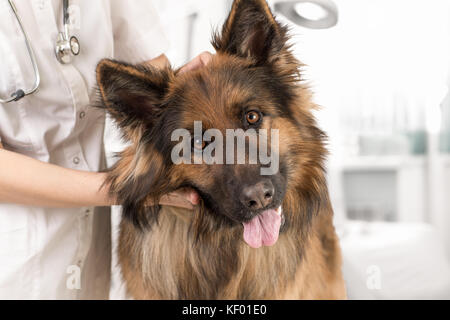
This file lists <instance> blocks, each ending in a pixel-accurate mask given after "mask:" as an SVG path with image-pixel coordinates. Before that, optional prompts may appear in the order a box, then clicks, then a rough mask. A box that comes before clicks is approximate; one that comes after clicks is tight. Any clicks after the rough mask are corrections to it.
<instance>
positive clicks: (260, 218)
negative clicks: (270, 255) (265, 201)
mask: <svg viewBox="0 0 450 320" xmlns="http://www.w3.org/2000/svg"><path fill="white" fill-rule="evenodd" d="M283 223H284V217H283V215H282V209H281V206H280V207H278V208H277V209H268V210H264V211H262V212H261V213H260V214H258V215H256V216H254V217H253V218H252V219H250V220H249V221H246V222H242V224H243V226H244V241H245V242H246V243H247V244H248V245H249V246H250V247H252V248H260V247H262V246H273V245H274V244H275V243H276V242H277V240H278V236H279V234H280V228H281V226H282V224H283Z"/></svg>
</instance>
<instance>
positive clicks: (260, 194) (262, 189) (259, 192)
mask: <svg viewBox="0 0 450 320" xmlns="http://www.w3.org/2000/svg"><path fill="white" fill-rule="evenodd" d="M274 193H275V189H274V187H273V184H272V182H271V181H270V180H267V181H260V182H258V183H256V184H254V185H251V186H245V187H244V188H243V189H242V192H241V198H240V200H241V203H242V204H243V205H244V206H245V207H246V208H249V209H251V210H258V209H261V208H265V207H267V206H268V205H269V204H270V203H271V202H272V199H273V195H274Z"/></svg>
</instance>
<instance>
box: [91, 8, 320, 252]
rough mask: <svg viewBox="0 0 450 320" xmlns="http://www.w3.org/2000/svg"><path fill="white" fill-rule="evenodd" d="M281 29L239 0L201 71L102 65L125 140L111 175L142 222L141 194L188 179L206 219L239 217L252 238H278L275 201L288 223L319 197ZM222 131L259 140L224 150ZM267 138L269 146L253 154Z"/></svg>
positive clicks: (104, 86) (316, 164)
mask: <svg viewBox="0 0 450 320" xmlns="http://www.w3.org/2000/svg"><path fill="white" fill-rule="evenodd" d="M286 33H287V30H286V28H285V27H284V26H282V25H280V24H279V23H278V22H277V21H276V20H275V19H274V17H273V15H272V13H271V11H270V9H269V7H268V5H267V3H266V2H265V1H264V0H241V1H239V0H236V1H235V2H234V4H233V7H232V10H231V13H230V14H229V17H228V19H227V21H226V22H225V24H224V26H223V30H222V32H221V34H220V35H216V36H215V37H214V40H213V46H214V47H215V49H216V51H217V54H216V55H215V56H214V57H213V59H212V61H211V62H210V63H209V64H208V66H206V67H204V68H201V69H198V70H195V71H190V72H186V73H182V74H180V73H178V71H176V70H175V71H174V70H172V69H171V68H166V69H164V70H156V69H152V68H149V67H144V66H132V65H128V64H125V63H121V62H117V61H112V60H103V61H101V62H100V63H99V65H98V68H97V77H98V84H99V89H100V93H101V100H102V105H103V106H104V107H105V108H106V109H107V111H108V112H109V113H110V114H111V115H112V116H113V118H114V119H115V120H116V121H117V123H118V124H119V126H120V127H121V128H122V129H123V132H124V135H125V136H126V138H128V139H129V140H130V141H131V142H132V144H131V146H130V148H128V149H127V150H126V151H125V152H123V153H122V157H121V159H120V160H119V162H118V164H117V165H116V166H115V167H114V168H113V169H112V170H111V173H110V179H111V190H112V192H114V193H115V194H117V195H118V197H119V199H120V200H121V201H122V203H123V204H124V215H125V217H128V218H131V219H132V220H133V221H134V222H135V223H136V224H137V225H141V226H143V225H146V224H147V223H148V222H149V221H150V220H149V218H153V217H155V210H153V211H152V212H149V210H146V209H145V206H144V204H145V202H146V201H147V200H148V199H149V198H153V199H158V198H159V197H160V196H161V195H162V194H165V193H168V192H171V191H174V190H176V189H178V188H180V187H185V186H188V187H192V188H194V189H195V190H197V191H198V193H199V194H200V195H201V198H202V200H203V204H204V206H205V207H206V209H208V210H206V213H205V215H208V217H207V218H205V217H203V218H202V219H209V221H210V222H211V221H212V222H214V223H215V224H216V225H224V224H228V225H232V226H233V225H240V224H241V223H243V224H244V226H245V233H244V236H245V238H246V241H247V242H248V243H249V244H250V245H252V246H255V247H257V246H259V245H261V244H269V245H270V244H272V243H274V241H276V238H277V237H278V229H279V227H280V223H281V218H280V216H279V213H280V211H279V210H278V209H279V208H280V206H281V205H283V213H284V216H285V217H286V225H292V224H297V223H298V224H305V225H306V224H307V223H308V221H309V220H310V218H311V216H312V215H313V214H314V212H317V211H318V204H319V203H320V202H321V201H322V200H323V199H321V198H322V197H323V196H326V189H325V182H324V177H323V170H322V162H323V157H324V154H325V149H324V147H323V142H322V140H323V133H322V132H321V131H320V130H319V129H317V128H316V126H315V121H314V118H313V116H312V115H311V109H312V108H313V105H312V103H311V102H310V94H309V91H308V90H307V88H305V87H304V86H303V85H302V84H301V82H300V75H299V68H300V64H299V63H298V61H297V60H296V59H295V58H294V57H293V55H292V54H291V52H290V51H289V46H288V44H287V40H288V38H287V35H286ZM199 124H200V129H199V127H198V126H199ZM196 126H197V127H196ZM180 129H181V130H180ZM210 129H214V130H210ZM230 129H233V130H235V131H233V132H234V133H235V134H239V133H244V134H246V133H247V134H249V133H251V134H256V140H252V138H251V137H250V136H247V137H244V140H242V141H244V142H245V143H244V149H242V148H239V147H238V139H236V140H235V139H234V138H232V140H233V141H236V144H235V145H236V147H230V148H228V149H227V143H229V142H230V141H229V140H230V138H231V136H230V135H229V133H230ZM262 129H265V130H262ZM227 130H228V132H227ZM264 133H267V135H266V136H264ZM174 137H175V139H174ZM265 137H267V139H264V138H265ZM221 139H222V143H220V142H221V141H220V140H221ZM186 141H188V143H187V144H186ZM260 141H262V142H263V143H260ZM264 143H265V147H266V148H268V150H269V151H268V152H267V153H261V152H262V151H263V150H261V148H262V147H263V146H264ZM186 146H187V149H186ZM255 146H256V154H257V156H256V158H254V159H253V162H252V160H251V151H250V150H254V149H252V147H255ZM212 150H214V151H212ZM230 151H235V158H233V161H232V162H230V161H227V159H226V157H227V155H228V154H229V153H230ZM205 154H209V155H211V156H212V157H213V161H212V163H211V161H210V162H209V163H207V162H208V161H207V160H206V159H205ZM261 154H265V155H267V156H269V157H268V158H267V157H266V159H265V160H264V159H263V158H262V157H260V155H261ZM174 155H175V156H177V155H178V156H180V158H181V161H179V160H180V159H174ZM202 155H203V159H202V158H201V157H202ZM253 155H254V154H253ZM199 157H200V160H199ZM239 157H241V158H240V159H241V160H244V163H242V161H239V160H238V159H239ZM175 158H176V157H175ZM209 160H211V159H209ZM221 160H222V161H221ZM264 170H266V171H265V172H264ZM197 216H198V217H199V216H200V218H198V219H201V216H202V215H197ZM258 232H259V233H260V234H258Z"/></svg>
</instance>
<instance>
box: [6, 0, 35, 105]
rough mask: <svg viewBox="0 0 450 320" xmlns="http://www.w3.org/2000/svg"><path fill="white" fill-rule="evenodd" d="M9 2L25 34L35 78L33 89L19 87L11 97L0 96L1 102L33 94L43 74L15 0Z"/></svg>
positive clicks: (16, 99)
mask: <svg viewBox="0 0 450 320" xmlns="http://www.w3.org/2000/svg"><path fill="white" fill-rule="evenodd" d="M8 2H9V5H10V7H11V9H12V11H13V12H14V15H15V16H16V19H17V22H18V23H19V27H20V30H21V31H22V33H23V36H24V39H25V45H26V47H27V51H28V55H29V56H30V60H31V64H32V66H33V71H34V76H35V80H34V85H33V87H32V88H31V89H29V90H23V89H18V90H17V91H16V92H14V93H13V94H12V95H11V97H10V98H7V99H2V98H0V103H8V102H11V101H18V100H20V99H22V98H23V97H25V96H27V95H30V94H33V93H34V92H36V91H37V89H38V88H39V85H40V83H41V75H40V73H39V68H38V65H37V62H36V57H35V55H34V51H33V48H32V46H31V43H30V40H29V38H28V34H27V32H26V31H25V29H24V27H23V24H22V21H21V20H20V17H19V14H18V12H17V8H16V6H15V4H14V2H13V0H8Z"/></svg>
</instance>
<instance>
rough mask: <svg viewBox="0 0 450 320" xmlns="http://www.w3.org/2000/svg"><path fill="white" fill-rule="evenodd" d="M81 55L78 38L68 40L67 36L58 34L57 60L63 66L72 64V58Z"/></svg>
mask: <svg viewBox="0 0 450 320" xmlns="http://www.w3.org/2000/svg"><path fill="white" fill-rule="evenodd" d="M79 53H80V43H79V41H78V39H77V37H75V36H72V37H70V39H67V35H66V34H64V33H63V32H60V33H59V34H58V38H57V40H56V45H55V54H56V58H57V59H58V61H59V62H61V63H62V64H68V63H71V62H72V57H73V56H77V55H78V54H79Z"/></svg>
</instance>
